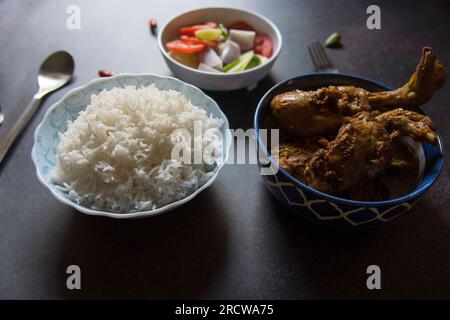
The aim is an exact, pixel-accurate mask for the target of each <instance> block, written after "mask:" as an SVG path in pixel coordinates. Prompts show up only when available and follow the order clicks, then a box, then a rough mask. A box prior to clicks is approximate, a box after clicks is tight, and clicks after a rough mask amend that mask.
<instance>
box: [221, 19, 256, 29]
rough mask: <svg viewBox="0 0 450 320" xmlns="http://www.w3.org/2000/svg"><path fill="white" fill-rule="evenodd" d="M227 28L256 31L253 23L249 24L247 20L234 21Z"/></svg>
mask: <svg viewBox="0 0 450 320" xmlns="http://www.w3.org/2000/svg"><path fill="white" fill-rule="evenodd" d="M227 29H228V30H229V29H235V30H247V31H255V29H254V28H253V27H252V26H251V25H249V24H248V23H247V22H244V21H238V22H235V23H232V24H230V25H229V26H228V28H227Z"/></svg>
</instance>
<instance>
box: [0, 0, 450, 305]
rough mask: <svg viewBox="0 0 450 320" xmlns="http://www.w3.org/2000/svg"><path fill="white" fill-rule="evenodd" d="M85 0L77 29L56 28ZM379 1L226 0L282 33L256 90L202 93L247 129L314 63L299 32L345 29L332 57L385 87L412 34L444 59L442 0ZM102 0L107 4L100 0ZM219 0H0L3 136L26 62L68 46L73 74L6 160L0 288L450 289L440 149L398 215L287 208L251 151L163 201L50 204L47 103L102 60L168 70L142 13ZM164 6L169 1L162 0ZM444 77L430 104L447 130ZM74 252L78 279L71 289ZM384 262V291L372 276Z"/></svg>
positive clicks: (202, 293)
mask: <svg viewBox="0 0 450 320" xmlns="http://www.w3.org/2000/svg"><path fill="white" fill-rule="evenodd" d="M74 2H77V3H79V5H80V7H81V13H82V29H81V30H79V31H69V30H67V29H66V28H65V19H66V17H67V15H66V14H65V11H66V8H67V6H68V5H69V4H71V3H74ZM415 2H417V3H414V1H406V0H402V1H378V2H377V3H378V4H379V5H380V7H381V11H382V29H381V30H377V31H369V30H367V29H366V26H365V20H366V17H367V15H366V13H365V11H366V8H367V6H368V5H370V4H372V1H365V0H363V1H350V0H349V1H334V0H320V1H293V0H292V1H256V0H255V1H245V2H243V1H242V3H241V2H239V1H227V2H224V4H226V5H235V6H242V7H247V8H249V9H253V10H256V11H258V12H260V13H262V14H264V15H267V16H268V17H269V18H270V19H272V20H273V21H274V22H275V23H276V24H277V25H278V26H279V27H280V29H281V32H282V34H283V36H284V47H283V51H282V53H281V55H280V57H279V60H278V62H277V63H276V64H275V66H274V68H273V70H272V73H271V75H270V76H269V77H268V78H266V79H265V80H264V81H263V82H262V83H261V84H260V85H259V86H258V88H257V89H256V90H254V91H253V92H250V93H249V92H246V91H238V92H233V93H213V92H211V93H209V94H210V95H211V96H212V97H213V98H214V99H216V100H217V102H218V103H219V104H220V105H221V107H222V108H223V110H224V112H225V113H226V114H227V116H228V117H229V120H230V122H231V126H232V127H234V128H237V127H242V128H249V127H251V125H252V117H253V113H254V110H255V108H256V104H257V102H258V101H259V99H260V97H261V96H262V95H263V94H264V93H265V92H266V91H267V90H268V89H269V88H270V87H271V86H272V85H273V84H274V83H275V82H279V81H281V80H283V79H286V78H289V77H292V76H296V75H299V74H302V73H307V72H311V71H312V67H311V65H310V61H309V57H308V55H307V52H306V50H305V44H306V43H307V42H309V41H311V40H316V39H317V40H323V39H325V38H326V37H327V36H328V35H329V34H331V33H332V32H335V31H339V32H340V33H341V34H342V37H343V40H342V42H343V47H342V48H341V49H334V50H328V53H329V54H330V56H331V58H332V59H333V61H334V63H335V65H336V67H337V68H338V69H339V70H340V71H342V72H345V73H352V74H355V75H360V76H364V77H367V78H370V79H374V80H376V81H379V82H382V83H384V84H386V85H389V86H391V87H396V86H398V85H401V84H403V83H404V82H405V81H406V80H407V78H408V76H409V75H410V74H411V73H412V72H413V71H414V68H415V66H416V63H417V61H418V59H419V56H420V53H421V49H422V46H425V45H427V46H431V47H433V48H434V49H435V50H436V52H437V54H438V56H439V57H440V58H441V60H442V63H443V64H444V65H445V66H447V70H449V69H450V42H449V34H450V23H449V21H450V3H448V1H446V0H434V1H415ZM106 3H110V5H107V4H106ZM214 4H217V2H216V1H201V2H200V1H195V2H193V1H192V2H189V3H187V2H185V1H164V2H161V3H160V4H158V3H156V2H154V1H143V0H142V1H130V2H129V1H108V2H106V1H95V2H94V1H79V2H78V1H39V2H38V1H0V12H2V18H1V19H0V30H1V33H0V50H1V54H0V103H1V105H2V107H3V109H4V112H5V116H6V118H5V123H4V124H3V126H2V127H0V137H2V136H4V134H5V133H6V131H7V129H8V128H9V127H10V126H11V125H12V123H13V121H14V120H15V119H16V118H17V117H18V115H19V113H20V112H21V111H22V110H23V108H24V107H25V106H26V105H27V103H28V101H29V99H30V98H31V96H32V94H33V93H34V90H35V89H36V80H35V72H36V70H37V68H38V65H39V63H40V61H41V60H42V59H43V58H44V57H45V56H47V54H49V53H50V52H52V51H55V50H58V49H66V50H68V51H70V52H71V53H72V54H73V55H74V57H75V60H76V79H75V81H74V82H73V83H72V84H71V85H70V86H69V87H67V88H64V89H63V90H60V91H58V92H57V93H55V94H53V95H51V96H50V97H49V98H48V99H47V100H46V101H45V103H44V104H43V105H42V106H41V108H40V111H39V112H38V114H37V115H36V117H35V118H34V120H33V121H32V122H31V123H30V125H29V126H28V127H27V129H26V130H25V132H24V134H23V135H22V137H21V140H20V141H19V142H18V143H17V145H16V147H15V148H14V149H13V150H12V152H11V153H10V156H9V157H8V158H7V161H6V162H5V163H4V165H3V167H2V168H0V204H1V205H0V298H55V299H59V298H224V299H227V298H256V299H257V298H286V299H308V298H316V299H317V298H327V299H330V298H450V277H449V276H448V265H449V264H450V212H449V207H450V200H449V199H450V177H449V160H448V159H449V158H448V157H447V158H446V166H445V169H444V172H443V173H442V175H441V177H440V179H439V181H438V182H437V183H436V185H435V186H433V188H432V189H431V190H430V191H429V192H428V193H427V194H426V195H425V196H424V198H423V199H422V200H421V201H420V202H419V203H418V204H417V206H416V207H415V208H414V209H413V210H411V211H410V212H409V213H408V214H407V215H405V216H403V217H401V218H399V219H398V220H396V221H393V222H391V223H389V224H387V225H385V226H384V227H382V228H379V229H376V230H370V231H365V232H358V233H349V232H332V231H327V230H323V229H320V228H318V227H315V226H312V225H310V224H309V223H307V222H305V221H303V220H302V219H300V218H298V217H296V216H293V215H291V214H289V213H288V212H285V210H284V209H283V208H282V207H281V206H280V205H279V204H278V203H277V202H276V201H275V200H274V199H273V198H272V197H271V196H270V194H269V193H268V191H267V190H266V189H265V187H264V185H263V181H262V179H261V177H259V176H258V171H257V169H256V168H255V167H252V166H228V167H226V168H225V169H224V170H223V171H222V173H221V175H220V177H219V178H218V180H217V181H216V183H215V184H214V185H213V187H212V188H210V189H208V190H207V191H205V192H203V193H202V194H201V195H200V196H199V197H198V198H196V199H195V200H194V201H192V202H190V203H189V204H187V205H186V206H183V207H182V208H180V209H178V210H176V211H174V212H171V213H169V214H167V215H164V216H160V217H156V218H152V219H146V220H137V221H113V220H107V219H102V218H95V217H89V216H85V215H82V214H79V213H77V212H75V211H74V210H72V209H70V208H68V207H66V206H64V205H62V204H60V203H59V202H57V201H56V200H55V199H53V197H52V196H51V195H50V194H49V193H48V192H47V191H46V189H44V187H43V186H41V185H40V183H39V182H38V181H37V178H36V177H35V173H34V167H33V164H32V162H31V159H30V151H31V146H32V143H33V138H32V135H33V131H34V129H35V127H36V125H37V124H38V123H39V121H40V120H41V119H42V117H43V114H44V112H45V110H46V109H47V108H48V107H49V106H50V105H51V104H52V103H53V102H55V101H56V100H58V99H59V98H60V97H61V96H62V95H63V94H64V93H65V92H66V91H67V90H68V89H69V88H71V87H76V86H79V85H81V84H83V83H85V82H86V81H88V80H90V79H92V78H94V77H96V73H97V70H98V69H101V68H106V69H110V70H113V71H116V72H136V73H141V72H153V73H159V74H167V75H168V74H170V72H169V70H168V69H167V67H166V66H165V64H164V62H163V59H162V57H161V55H160V53H159V52H158V50H157V46H156V42H155V41H154V39H153V38H152V37H151V36H150V32H149V30H148V29H147V23H148V19H149V18H151V17H154V18H157V19H158V21H159V22H160V23H162V22H163V21H165V20H166V19H168V18H169V17H171V16H172V15H174V14H175V13H177V12H181V11H183V10H185V9H190V8H194V7H200V6H206V5H214ZM169 8H171V9H169ZM449 88H450V84H449V83H447V84H446V85H445V86H444V87H443V88H442V89H441V90H440V92H439V93H438V94H437V95H436V96H435V97H434V98H433V100H432V101H431V102H430V103H428V105H427V106H426V107H425V108H426V110H427V112H428V114H429V115H430V117H431V118H432V119H433V120H434V121H435V123H436V125H437V127H438V129H439V131H440V133H441V134H442V136H443V137H444V140H445V141H446V142H447V144H448V141H449V140H450V116H449V114H450V109H449V107H450V106H449V103H450V90H449ZM69 264H78V265H80V267H81V269H82V275H83V279H82V286H83V290H82V291H79V292H70V291H68V290H66V289H65V276H66V275H65V269H66V267H67V266H68V265H69ZM370 264H378V265H379V266H380V267H381V270H382V290H380V291H377V292H373V291H369V290H367V289H366V286H365V280H366V274H365V270H366V268H367V266H368V265H370Z"/></svg>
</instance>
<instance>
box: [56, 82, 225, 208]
mask: <svg viewBox="0 0 450 320" xmlns="http://www.w3.org/2000/svg"><path fill="white" fill-rule="evenodd" d="M195 121H201V124H202V133H203V141H202V147H203V148H205V147H206V146H207V145H210V146H211V144H213V145H214V144H216V143H221V141H220V139H218V135H214V134H210V132H211V130H212V129H213V130H216V131H213V132H217V130H218V129H220V128H221V126H222V124H223V121H222V120H220V119H216V118H213V117H212V116H211V115H208V114H207V113H206V111H205V110H203V109H201V108H199V107H196V106H193V105H192V104H191V102H190V101H188V100H187V99H186V97H185V96H184V95H183V94H181V93H180V92H177V91H174V90H169V91H165V90H159V89H157V88H156V87H155V86H154V85H151V86H148V87H143V88H136V87H134V86H128V87H125V88H114V89H111V90H109V91H106V90H104V91H102V92H100V93H99V94H98V95H92V97H91V102H90V104H89V105H88V106H87V108H86V110H85V111H82V112H81V113H80V114H79V116H78V118H77V119H76V120H75V121H74V122H72V123H70V124H69V126H68V128H67V131H66V132H64V133H62V134H60V142H59V145H58V149H57V152H58V154H57V156H58V159H57V165H56V167H55V168H54V170H53V171H52V180H53V182H54V183H56V184H57V185H59V186H61V187H62V189H63V190H64V191H65V192H67V194H68V196H69V198H70V199H72V200H73V201H75V202H77V203H79V204H82V205H84V206H87V207H91V208H93V209H96V210H106V211H111V212H120V213H126V212H137V211H143V210H152V209H155V208H159V207H161V206H164V205H166V204H168V203H171V202H174V201H176V200H179V199H182V198H185V197H186V196H188V195H190V194H191V193H193V192H194V191H195V190H197V189H198V188H199V187H200V186H202V185H203V184H205V183H206V181H207V180H209V179H210V178H211V176H212V175H213V172H212V170H213V169H214V167H215V163H214V162H217V160H218V159H219V158H220V157H221V154H215V155H214V156H215V158H214V156H213V157H212V164H210V165H208V164H205V163H203V164H184V163H182V161H180V160H177V159H171V152H172V148H173V147H174V145H175V144H179V143H180V141H181V142H182V143H186V146H187V145H189V147H191V144H190V143H189V142H190V141H184V140H183V139H181V140H180V137H179V136H178V138H174V137H177V135H175V134H173V133H174V131H175V130H177V129H186V130H188V131H189V133H190V134H191V137H194V132H193V130H194V122H195ZM208 133H209V134H208ZM183 141H184V142H183ZM215 147H218V146H217V145H216V146H215ZM218 149H220V147H219V148H218ZM189 150H191V149H189Z"/></svg>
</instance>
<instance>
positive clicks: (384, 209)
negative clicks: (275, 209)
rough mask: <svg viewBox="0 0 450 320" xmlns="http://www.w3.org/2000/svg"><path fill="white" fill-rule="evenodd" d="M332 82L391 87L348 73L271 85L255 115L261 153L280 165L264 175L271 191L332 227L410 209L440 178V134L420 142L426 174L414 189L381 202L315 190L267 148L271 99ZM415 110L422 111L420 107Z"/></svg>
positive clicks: (370, 221) (373, 222)
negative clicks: (265, 133) (262, 132)
mask: <svg viewBox="0 0 450 320" xmlns="http://www.w3.org/2000/svg"><path fill="white" fill-rule="evenodd" d="M329 85H353V86H357V87H361V88H364V89H367V90H369V91H380V90H386V89H389V88H388V87H386V86H384V85H382V84H380V83H377V82H374V81H371V80H368V79H364V78H359V77H355V76H352V75H345V74H327V73H319V74H308V75H304V76H299V77H296V78H292V79H289V80H286V81H284V82H281V83H279V84H277V85H275V86H274V87H273V88H272V89H270V90H269V91H268V92H267V93H266V94H265V95H264V97H263V98H262V99H261V101H260V102H259V104H258V107H257V109H256V114H255V118H254V127H255V131H256V135H257V137H258V146H259V149H260V153H261V154H262V155H263V156H265V157H268V159H269V160H270V163H271V165H272V166H275V167H276V168H278V171H277V173H276V174H274V175H263V178H264V181H265V183H266V185H267V187H268V188H269V190H270V191H271V193H272V194H273V195H274V196H275V197H276V198H277V199H278V201H280V202H281V203H282V204H283V205H285V206H286V207H287V208H289V209H290V210H291V211H293V212H295V213H298V214H300V215H301V216H303V217H305V218H307V219H308V220H310V221H313V222H318V223H320V224H322V225H326V226H330V227H336V228H341V227H344V228H345V227H349V228H355V227H359V226H374V225H378V224H382V223H384V222H387V221H390V220H392V219H394V218H396V217H398V216H399V215H400V214H402V213H404V212H406V211H407V210H409V209H410V208H411V207H412V206H413V205H414V204H415V203H416V201H417V200H418V199H419V198H420V197H421V196H422V195H423V193H424V192H425V191H427V190H428V189H429V188H430V187H431V186H432V185H433V183H434V182H435V181H436V180H437V178H438V176H439V174H440V172H441V171H442V167H443V164H444V161H443V154H444V150H443V145H442V139H441V137H440V136H439V134H438V138H439V145H438V146H437V147H433V146H431V145H429V144H418V146H419V147H421V149H422V150H423V153H422V152H421V153H422V154H423V157H422V159H423V162H424V164H423V178H422V179H421V181H420V182H419V184H418V185H417V187H416V188H415V190H413V191H412V192H410V193H409V194H406V195H404V196H401V197H398V198H395V199H391V200H387V201H378V202H367V201H354V200H348V199H343V198H339V197H335V196H331V195H329V194H325V193H323V192H320V191H318V190H315V189H313V188H311V187H309V186H308V185H306V184H304V183H302V182H300V181H299V180H297V179H296V178H294V177H293V176H291V175H290V174H288V173H287V172H286V171H285V170H283V169H282V168H280V167H278V164H277V163H276V161H274V160H273V159H272V158H271V157H270V154H269V153H268V151H267V147H266V146H265V145H264V143H263V140H262V138H261V135H260V128H263V127H264V126H263V123H264V119H265V118H266V117H267V116H268V115H269V114H270V112H271V111H270V101H271V100H272V98H273V97H274V96H275V95H277V94H279V93H282V92H285V91H290V90H294V89H301V90H313V89H317V88H320V87H324V86H329ZM416 111H418V112H420V113H423V111H421V110H420V109H417V110H416Z"/></svg>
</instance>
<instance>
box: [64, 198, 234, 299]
mask: <svg viewBox="0 0 450 320" xmlns="http://www.w3.org/2000/svg"><path fill="white" fill-rule="evenodd" d="M208 192H209V190H206V191H204V192H203V193H201V194H200V195H199V196H198V197H197V198H195V199H194V200H193V201H191V202H189V203H188V204H186V205H184V206H183V209H184V210H183V211H181V210H174V211H172V212H168V213H166V214H163V215H161V216H156V217H152V218H146V219H137V220H112V219H105V218H100V217H89V216H85V215H82V214H79V213H76V212H74V214H73V219H72V221H71V223H70V225H69V227H68V230H67V231H66V233H67V236H66V238H65V240H64V242H63V243H61V244H60V256H59V257H58V258H59V259H60V260H59V264H60V266H59V268H58V269H59V270H66V268H67V266H68V265H71V264H76V265H79V266H80V268H81V272H82V290H73V291H70V290H67V288H65V287H64V286H61V287H60V288H59V290H60V291H61V294H62V295H63V296H64V297H65V298H78V299H91V298H94V299H95V298H98V299H117V298H120V299H132V298H134V299H173V298H174V299H176V298H178V299H182V298H202V297H204V295H203V292H205V291H206V290H207V289H208V287H209V286H210V284H211V283H212V282H214V279H215V277H216V276H217V274H220V269H221V265H222V262H223V261H224V259H225V255H226V251H227V225H226V221H222V220H223V217H224V216H223V215H221V208H218V207H216V205H215V204H214V201H211V199H213V198H214V195H213V194H212V193H211V192H209V194H208V195H207V196H206V195H205V194H206V193H208ZM206 199H209V200H210V201H208V202H206ZM62 276H63V277H67V275H62ZM63 284H64V285H65V282H64V283H63ZM83 288H84V290H83ZM205 296H206V294H205Z"/></svg>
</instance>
